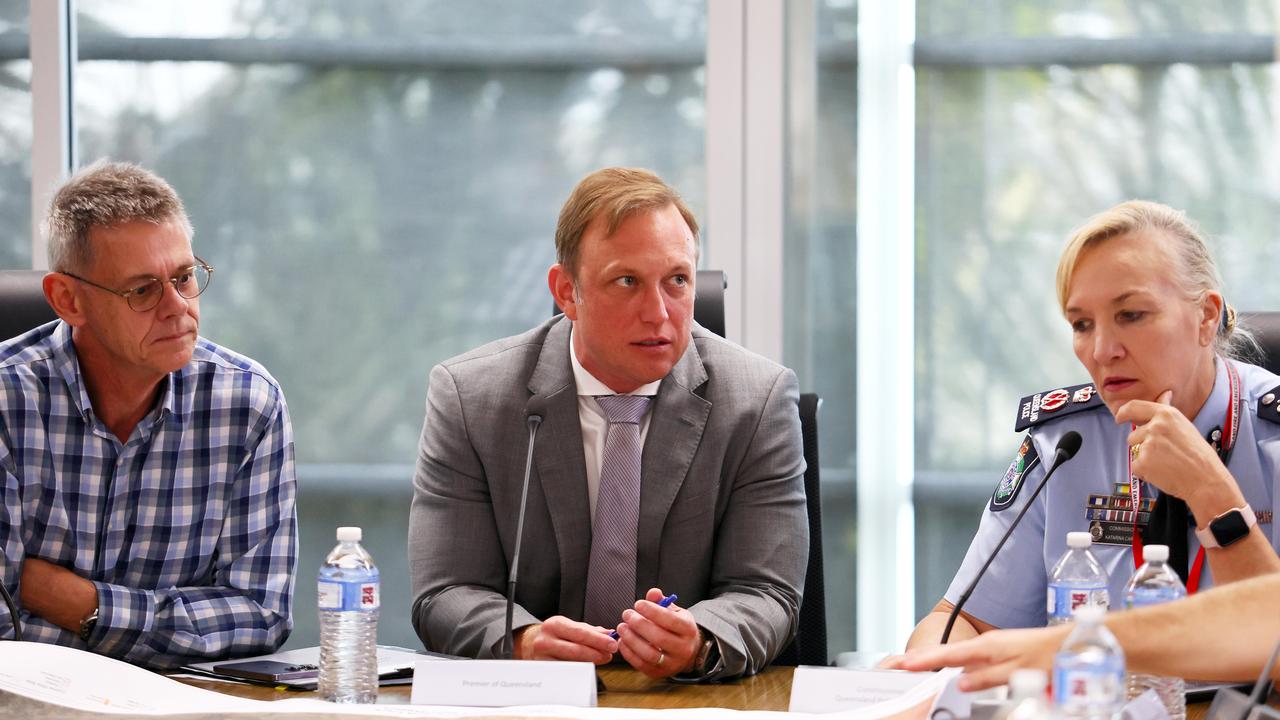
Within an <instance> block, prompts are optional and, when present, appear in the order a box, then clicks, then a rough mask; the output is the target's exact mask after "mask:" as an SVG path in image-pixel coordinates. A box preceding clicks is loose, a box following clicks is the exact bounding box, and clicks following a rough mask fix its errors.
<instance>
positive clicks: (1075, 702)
mask: <svg viewBox="0 0 1280 720" xmlns="http://www.w3.org/2000/svg"><path fill="white" fill-rule="evenodd" d="M1123 699H1124V661H1123V660H1121V659H1120V658H1118V657H1116V656H1114V655H1112V656H1109V657H1107V658H1104V659H1103V660H1101V661H1099V662H1097V663H1094V664H1091V665H1088V666H1077V667H1069V666H1068V667H1062V666H1058V667H1054V669H1053V701H1054V703H1055V704H1057V705H1058V706H1059V707H1060V708H1062V710H1063V711H1064V712H1065V713H1067V714H1071V712H1072V711H1073V710H1084V709H1086V708H1091V707H1092V708H1096V707H1098V706H1104V707H1106V706H1113V707H1117V708H1118V707H1119V706H1120V703H1121V702H1122V701H1123Z"/></svg>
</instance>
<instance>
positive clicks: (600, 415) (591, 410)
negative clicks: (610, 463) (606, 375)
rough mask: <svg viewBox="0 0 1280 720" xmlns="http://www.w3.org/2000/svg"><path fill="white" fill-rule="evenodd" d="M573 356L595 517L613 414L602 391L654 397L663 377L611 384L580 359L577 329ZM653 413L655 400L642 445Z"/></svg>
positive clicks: (642, 423)
mask: <svg viewBox="0 0 1280 720" xmlns="http://www.w3.org/2000/svg"><path fill="white" fill-rule="evenodd" d="M569 360H570V362H572V363H573V380H574V384H575V385H577V387H578V421H579V422H580V423H582V451H583V453H584V455H585V456H586V459H587V497H588V498H590V500H591V517H592V518H594V517H595V516H596V497H597V496H598V495H599V494H600V465H601V464H602V463H604V439H605V435H606V434H607V433H608V431H609V418H608V417H607V416H606V415H605V414H604V410H603V409H602V408H601V407H600V403H598V402H596V396H598V395H619V394H623V395H646V396H648V397H650V398H652V397H654V396H656V395H657V394H658V386H659V385H661V384H662V381H661V380H655V381H654V382H651V383H649V384H648V385H641V386H640V387H638V388H636V389H635V390H632V391H631V392H629V393H616V392H614V391H612V390H610V389H609V386H608V385H605V384H604V383H602V382H600V381H599V380H598V379H596V376H594V375H592V374H591V373H589V372H587V369H586V368H584V367H582V363H580V362H578V353H577V351H575V350H574V349H573V330H572V329H570V331H569ZM651 417H653V403H652V402H650V403H649V408H648V409H647V410H645V411H644V418H642V419H641V420H640V445H641V446H642V447H643V446H644V440H645V438H646V437H647V436H648V434H649V418H651Z"/></svg>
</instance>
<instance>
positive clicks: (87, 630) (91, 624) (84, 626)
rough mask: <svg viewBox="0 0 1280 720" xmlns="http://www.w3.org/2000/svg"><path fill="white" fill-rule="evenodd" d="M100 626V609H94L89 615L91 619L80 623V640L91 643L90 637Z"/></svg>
mask: <svg viewBox="0 0 1280 720" xmlns="http://www.w3.org/2000/svg"><path fill="white" fill-rule="evenodd" d="M97 626H98V608H94V609H93V612H91V613H89V617H87V618H85V619H83V620H81V621H80V639H81V640H83V641H85V642H89V636H90V635H92V634H93V629H94V628H95V627H97Z"/></svg>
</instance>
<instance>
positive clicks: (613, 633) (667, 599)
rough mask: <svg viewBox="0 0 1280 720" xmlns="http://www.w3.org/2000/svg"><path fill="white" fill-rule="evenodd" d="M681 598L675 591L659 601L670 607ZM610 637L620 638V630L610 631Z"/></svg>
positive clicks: (661, 604)
mask: <svg viewBox="0 0 1280 720" xmlns="http://www.w3.org/2000/svg"><path fill="white" fill-rule="evenodd" d="M679 599H680V596H679V595H676V594H675V593H671V594H670V595H668V596H666V597H664V598H662V599H661V600H659V601H658V607H670V606H671V603H673V602H675V601H677V600H679ZM609 637H611V638H613V639H614V640H617V639H618V631H617V630H613V631H611V632H610V633H609Z"/></svg>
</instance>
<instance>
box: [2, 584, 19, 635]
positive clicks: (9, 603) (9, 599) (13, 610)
mask: <svg viewBox="0 0 1280 720" xmlns="http://www.w3.org/2000/svg"><path fill="white" fill-rule="evenodd" d="M0 595H3V596H4V604H5V607H7V608H8V609H9V620H10V621H12V622H13V639H14V640H17V641H18V642H22V622H21V621H20V620H18V606H17V604H16V603H14V602H13V596H12V595H10V594H9V588H7V587H5V586H4V582H2V581H0Z"/></svg>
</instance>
